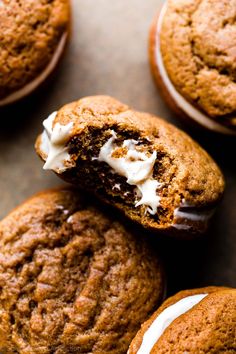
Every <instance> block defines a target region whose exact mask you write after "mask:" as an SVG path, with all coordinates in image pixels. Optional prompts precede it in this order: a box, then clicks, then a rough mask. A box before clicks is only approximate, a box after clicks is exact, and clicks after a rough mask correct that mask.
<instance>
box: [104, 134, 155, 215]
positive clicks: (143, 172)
mask: <svg viewBox="0 0 236 354" xmlns="http://www.w3.org/2000/svg"><path fill="white" fill-rule="evenodd" d="M111 134H112V136H111V138H110V139H109V140H108V141H107V142H106V143H105V144H104V145H103V146H102V148H101V150H100V153H99V156H98V161H103V162H106V163H107V164H108V165H109V166H110V167H111V168H112V169H113V171H114V172H115V173H118V174H119V175H120V176H124V177H126V178H127V183H128V184H130V185H131V186H136V187H137V188H136V193H137V196H138V197H139V198H140V200H139V201H137V202H136V204H135V206H136V207H137V206H140V205H145V206H146V207H147V209H146V211H148V212H149V213H150V214H152V215H154V214H156V213H157V207H158V206H159V204H160V197H159V196H158V195H157V189H158V188H159V187H160V186H161V184H160V183H159V182H158V181H156V180H155V179H153V177H152V173H153V167H154V164H155V161H156V158H157V153H156V151H154V152H153V154H152V155H151V156H150V157H148V156H147V155H146V154H145V153H143V152H141V151H138V150H137V144H138V142H137V141H135V140H132V139H128V140H125V141H124V142H123V144H122V146H121V147H122V148H126V149H127V153H126V155H125V156H123V157H114V153H115V152H116V150H117V149H120V148H121V147H119V146H117V145H116V144H115V140H116V138H117V135H116V133H115V132H114V131H111Z"/></svg>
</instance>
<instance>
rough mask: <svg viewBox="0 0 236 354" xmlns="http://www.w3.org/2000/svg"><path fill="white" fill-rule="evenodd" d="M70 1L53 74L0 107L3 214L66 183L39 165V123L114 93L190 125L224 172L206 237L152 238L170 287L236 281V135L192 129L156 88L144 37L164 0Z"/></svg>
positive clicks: (138, 106) (140, 107)
mask: <svg viewBox="0 0 236 354" xmlns="http://www.w3.org/2000/svg"><path fill="white" fill-rule="evenodd" d="M72 3H73V32H72V38H71V43H70V45H69V48H68V51H67V53H66V55H65V57H64V60H63V62H62V63H61V65H60V67H59V68H58V70H57V71H56V73H55V77H54V78H53V80H52V81H51V82H50V83H48V84H47V85H46V87H44V88H43V89H42V90H41V91H40V92H38V93H36V94H34V95H33V96H30V98H28V99H27V100H24V101H23V102H20V103H18V104H17V105H14V106H11V107H8V108H6V109H1V110H0V118H1V124H0V217H1V218H2V217H4V216H5V215H6V214H7V213H8V212H9V211H10V210H11V209H12V208H14V207H15V206H17V205H18V204H19V203H21V202H22V201H23V200H24V199H26V198H27V197H29V196H30V195H32V194H33V193H35V192H37V191H40V190H41V189H46V188H48V187H50V186H56V185H60V184H61V181H60V180H58V178H56V177H55V176H54V175H53V174H52V173H50V172H45V171H43V170H42V163H41V161H40V160H39V159H38V157H37V156H36V154H35V152H34V148H33V145H34V141H35V138H36V136H37V134H38V133H39V132H40V131H41V130H42V127H41V123H42V121H43V120H44V119H45V118H47V116H48V115H49V114H50V113H51V112H53V111H54V110H57V109H58V108H59V107H61V106H62V105H63V104H65V103H68V102H70V101H73V100H76V99H78V98H80V97H83V96H88V95H95V94H109V95H112V96H114V97H116V98H118V99H120V100H121V101H123V102H124V103H128V104H129V105H131V106H133V107H134V108H135V109H137V110H143V111H147V112H151V113H154V114H156V115H159V116H161V117H163V118H165V119H167V120H168V121H170V122H172V123H174V124H175V125H177V126H179V127H181V128H182V129H183V130H185V131H187V132H188V133H189V134H190V135H191V136H192V137H193V138H194V139H196V140H197V141H198V142H199V143H200V144H201V145H202V146H203V147H204V148H205V149H206V150H207V151H208V152H209V153H210V154H211V155H212V156H213V157H214V159H215V160H216V161H217V163H218V164H219V166H220V167H221V168H222V170H223V172H224V175H225V178H226V184H227V185H226V192H225V196H224V199H223V201H222V203H221V205H220V207H219V208H218V210H217V213H216V215H215V218H214V220H213V222H212V225H211V227H210V230H209V232H208V234H207V235H205V236H204V237H203V238H201V239H198V240H196V241H192V242H178V241H174V240H165V241H161V242H159V241H158V240H157V242H155V243H156V247H157V248H158V249H159V253H161V254H162V256H163V259H164V262H165V263H166V270H167V276H168V293H169V294H172V293H174V292H176V291H178V290H180V289H184V288H191V287H199V286H207V285H225V286H234V287H236V276H235V274H236V256H235V255H236V231H235V230H236V164H235V152H236V138H230V137H224V136H215V135H214V134H212V133H204V132H201V131H196V130H195V131H194V130H191V129H190V128H188V127H187V126H185V125H183V124H182V123H180V122H179V121H178V119H177V118H176V117H175V116H174V114H173V113H172V112H171V111H170V110H169V109H168V107H167V106H166V104H165V103H164V102H163V101H162V99H161V97H160V95H159V93H158V92H157V90H156V88H155V85H154V83H153V80H152V77H151V74H150V70H149V65H148V56H147V43H148V42H147V40H148V31H149V27H150V24H151V22H152V20H153V17H154V15H155V13H156V12H157V10H158V8H159V7H160V5H161V3H162V1H157V0H148V1H143V0H129V1H127V0H119V1H111V0H99V1H94V0H74V1H72ZM150 237H151V238H154V237H157V236H156V235H155V236H154V235H152V236H151V235H150Z"/></svg>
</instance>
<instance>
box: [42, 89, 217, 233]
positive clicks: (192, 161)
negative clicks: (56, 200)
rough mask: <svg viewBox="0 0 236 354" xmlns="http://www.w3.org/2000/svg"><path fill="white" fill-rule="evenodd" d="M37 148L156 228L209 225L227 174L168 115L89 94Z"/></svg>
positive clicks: (53, 122) (65, 111)
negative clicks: (156, 114) (166, 116)
mask: <svg viewBox="0 0 236 354" xmlns="http://www.w3.org/2000/svg"><path fill="white" fill-rule="evenodd" d="M44 127H45V130H44V132H43V134H41V135H40V136H39V138H38V139H37V142H36V151H37V153H38V154H39V156H40V157H41V158H42V159H43V160H44V161H46V163H45V165H44V168H45V169H51V170H53V171H55V172H56V173H57V175H58V176H59V177H61V178H63V179H65V180H66V181H68V182H70V183H72V184H74V185H76V186H78V187H79V188H82V189H86V190H90V191H91V192H93V193H95V194H96V195H97V196H98V197H99V198H101V199H102V200H103V201H105V202H106V203H109V204H111V205H112V206H115V207H116V208H118V209H119V210H121V211H122V212H123V213H125V214H126V216H128V217H129V218H130V219H132V220H134V221H136V222H138V223H139V224H141V225H142V226H144V227H145V228H148V229H152V230H154V231H159V232H163V233H166V234H171V235H176V236H177V237H192V236H194V235H198V234H200V233H203V232H205V231H206V229H207V226H208V223H209V220H210V218H211V216H212V215H213V211H214V209H215V207H216V205H217V204H218V202H219V200H220V199H221V197H222V193H223V190H224V178H223V176H222V174H221V172H220V170H219V168H218V166H217V165H216V164H215V162H214V161H213V160H212V159H211V157H210V156H209V155H208V154H207V153H206V152H205V151H204V150H203V149H202V148H201V147H200V146H199V145H198V144H197V143H196V142H194V141H193V140H192V139H191V138H190V137H189V136H187V135H186V134H185V133H184V132H182V131H180V130H179V129H177V128H176V127H174V126H173V125H171V124H168V123H167V122H165V121H164V120H162V119H160V118H158V117H155V116H152V115H150V114H148V113H143V112H137V111H135V110H133V109H132V108H130V107H128V106H127V105H125V104H122V103H121V102H119V101H117V100H116V99H114V98H112V97H109V96H92V97H85V98H83V99H80V100H79V101H76V102H72V103H70V104H68V105H66V106H64V107H62V108H61V109H60V110H59V111H58V112H57V113H56V112H54V113H53V114H52V115H50V117H49V118H48V119H46V120H45V121H44Z"/></svg>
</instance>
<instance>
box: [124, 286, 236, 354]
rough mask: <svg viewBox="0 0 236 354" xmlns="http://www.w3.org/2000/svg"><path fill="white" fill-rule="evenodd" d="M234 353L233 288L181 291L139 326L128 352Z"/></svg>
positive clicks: (235, 318) (235, 305)
mask: <svg viewBox="0 0 236 354" xmlns="http://www.w3.org/2000/svg"><path fill="white" fill-rule="evenodd" d="M235 352H236V289H227V288H220V287H208V288H202V289H194V290H187V291H181V292H180V293H178V294H176V295H175V296H173V297H171V298H169V299H168V300H166V301H165V302H164V303H163V305H162V306H161V307H160V308H159V309H158V311H156V312H155V313H154V314H153V315H152V317H151V318H150V319H149V320H148V321H147V322H145V323H144V324H143V325H142V328H141V330H140V331H139V332H138V333H137V335H136V337H135V338H134V340H133V341H132V343H131V345H130V348H129V351H128V353H129V354H149V353H150V354H167V353H169V354H170V353H179V354H180V353H181V354H183V353H185V354H187V353H188V354H200V353H201V354H213V353H214V354H218V353H228V354H230V353H232V354H233V353H235Z"/></svg>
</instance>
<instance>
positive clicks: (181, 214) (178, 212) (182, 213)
mask: <svg viewBox="0 0 236 354" xmlns="http://www.w3.org/2000/svg"><path fill="white" fill-rule="evenodd" d="M194 208H195V207H194V206H193V205H190V204H188V203H187V202H186V201H185V200H183V201H182V203H181V205H180V207H179V208H176V209H175V210H174V217H175V220H174V221H175V222H174V224H173V226H174V227H175V228H176V229H180V230H188V229H189V228H191V226H190V225H186V224H185V223H176V221H177V220H178V219H184V220H187V221H188V220H190V221H194V222H207V221H208V220H209V219H210V218H211V217H212V216H213V214H214V212H215V208H212V209H211V210H198V209H195V210H194Z"/></svg>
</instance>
